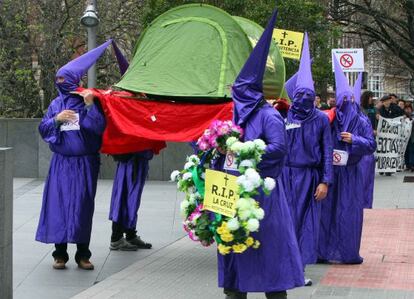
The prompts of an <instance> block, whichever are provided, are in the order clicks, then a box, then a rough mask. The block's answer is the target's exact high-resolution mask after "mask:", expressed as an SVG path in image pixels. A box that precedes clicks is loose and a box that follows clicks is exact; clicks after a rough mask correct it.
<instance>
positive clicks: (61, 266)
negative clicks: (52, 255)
mask: <svg viewBox="0 0 414 299" xmlns="http://www.w3.org/2000/svg"><path fill="white" fill-rule="evenodd" d="M65 268H66V262H65V261H64V260H63V259H55V262H54V263H53V269H56V270H63V269H65Z"/></svg>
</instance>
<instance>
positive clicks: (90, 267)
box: [78, 260, 95, 270]
mask: <svg viewBox="0 0 414 299" xmlns="http://www.w3.org/2000/svg"><path fill="white" fill-rule="evenodd" d="M78 267H79V268H81V269H83V270H93V269H94V268H95V267H94V265H93V264H92V263H91V262H90V261H89V260H80V261H79V263H78Z"/></svg>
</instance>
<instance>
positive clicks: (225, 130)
mask: <svg viewBox="0 0 414 299" xmlns="http://www.w3.org/2000/svg"><path fill="white" fill-rule="evenodd" d="M218 133H219V135H220V136H223V135H227V134H228V133H230V127H229V126H228V125H222V126H221V127H220V128H219V129H218Z"/></svg>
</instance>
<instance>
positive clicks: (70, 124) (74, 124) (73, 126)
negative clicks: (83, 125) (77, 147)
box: [60, 113, 80, 131]
mask: <svg viewBox="0 0 414 299" xmlns="http://www.w3.org/2000/svg"><path fill="white" fill-rule="evenodd" d="M60 130H61V131H79V130H80V125H79V113H75V119H73V120H70V121H67V122H64V123H63V124H62V125H61V126H60Z"/></svg>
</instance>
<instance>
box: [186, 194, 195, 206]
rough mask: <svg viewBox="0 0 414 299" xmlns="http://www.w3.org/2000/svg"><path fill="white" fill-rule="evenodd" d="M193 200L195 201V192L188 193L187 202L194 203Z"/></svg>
mask: <svg viewBox="0 0 414 299" xmlns="http://www.w3.org/2000/svg"><path fill="white" fill-rule="evenodd" d="M195 201H196V195H195V194H190V195H189V196H188V202H189V203H190V204H194V203H195Z"/></svg>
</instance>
